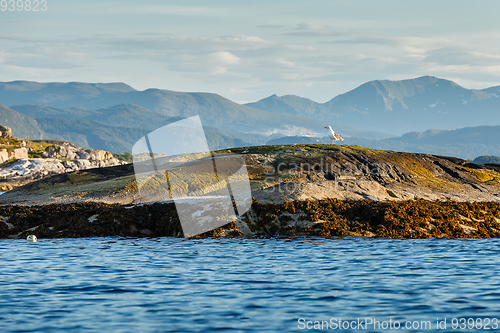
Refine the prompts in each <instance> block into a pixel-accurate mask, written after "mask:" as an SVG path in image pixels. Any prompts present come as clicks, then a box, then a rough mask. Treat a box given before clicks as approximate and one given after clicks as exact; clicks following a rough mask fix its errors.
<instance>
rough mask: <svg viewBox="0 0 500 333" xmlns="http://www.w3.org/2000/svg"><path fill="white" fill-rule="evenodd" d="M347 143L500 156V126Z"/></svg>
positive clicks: (295, 139)
mask: <svg viewBox="0 0 500 333" xmlns="http://www.w3.org/2000/svg"><path fill="white" fill-rule="evenodd" d="M308 143H328V144H329V143H331V140H330V139H329V138H328V137H299V136H289V137H282V138H277V139H273V140H269V141H268V142H267V144H270V145H285V144H308ZM338 144H345V145H359V146H363V147H367V148H375V149H383V150H393V151H406V152H413V153H425V154H435V155H444V156H456V157H460V158H464V159H474V158H475V157H477V156H481V155H497V156H500V126H476V127H466V128H460V129H456V130H428V131H425V132H411V133H406V134H404V135H402V136H401V137H393V138H388V139H385V140H370V139H362V138H354V137H349V138H345V140H344V141H343V142H342V143H338Z"/></svg>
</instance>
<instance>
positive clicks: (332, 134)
mask: <svg viewBox="0 0 500 333" xmlns="http://www.w3.org/2000/svg"><path fill="white" fill-rule="evenodd" d="M325 128H328V129H329V130H330V133H328V137H329V138H330V139H331V140H332V144H333V143H334V142H335V141H344V139H343V138H342V137H341V136H340V135H339V134H338V133H335V132H334V131H333V130H332V126H328V127H326V126H325Z"/></svg>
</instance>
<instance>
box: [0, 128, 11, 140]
mask: <svg viewBox="0 0 500 333" xmlns="http://www.w3.org/2000/svg"><path fill="white" fill-rule="evenodd" d="M0 137H1V138H2V139H10V138H12V129H11V128H10V127H7V126H2V125H0Z"/></svg>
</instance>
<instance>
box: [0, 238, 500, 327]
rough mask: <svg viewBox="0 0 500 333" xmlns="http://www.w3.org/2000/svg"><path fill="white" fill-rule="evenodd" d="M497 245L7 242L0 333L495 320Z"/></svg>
mask: <svg viewBox="0 0 500 333" xmlns="http://www.w3.org/2000/svg"><path fill="white" fill-rule="evenodd" d="M499 254H500V240H497V239H484V240H446V239H429V240H391V239H368V238H329V239H324V238H292V239H290V238H280V239H201V240H188V239H178V238H139V239H137V238H118V237H111V238H82V239H39V242H38V243H28V242H26V241H25V240H0V272H1V273H0V332H61V331H64V332H85V331H93V332H200V331H202V332H216V331H226V332H303V331H308V330H309V329H314V328H316V329H323V330H324V331H344V332H382V331H384V332H385V331H387V332H389V331H405V332H423V331H429V332H431V331H437V330H438V329H437V328H438V326H439V325H441V329H440V330H439V331H457V330H460V326H461V328H462V330H461V331H464V329H465V330H466V331H471V330H476V329H477V327H478V326H479V322H480V321H481V323H482V326H484V327H486V324H488V325H489V326H488V327H489V329H490V330H494V328H495V327H497V328H499V326H500V322H499V321H498V320H499V319H500V290H499V287H500V268H499V267H500V256H499ZM445 320H446V322H445ZM471 320H472V321H473V322H474V324H473V325H474V328H473V329H470V328H471V326H470V325H471ZM495 320H496V323H497V324H496V326H495ZM371 321H372V322H373V325H372V324H369V325H368V323H370V322H371ZM346 323H347V326H346ZM396 323H399V329H396V328H395V325H396ZM428 323H430V325H431V326H430V327H425V328H424V327H423V326H424V325H429V324H428ZM377 324H378V326H377ZM408 324H409V326H408ZM359 325H361V326H359ZM389 325H390V326H389ZM452 325H455V328H457V329H455V330H454V327H453V326H452ZM463 325H469V326H468V327H469V328H467V326H465V328H464V326H463ZM476 325H477V326H476ZM391 328H392V329H391ZM499 329H500V328H499Z"/></svg>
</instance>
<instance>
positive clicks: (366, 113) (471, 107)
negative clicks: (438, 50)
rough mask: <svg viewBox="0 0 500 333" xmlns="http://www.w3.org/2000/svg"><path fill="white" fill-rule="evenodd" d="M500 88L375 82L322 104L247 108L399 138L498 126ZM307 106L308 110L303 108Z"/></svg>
mask: <svg viewBox="0 0 500 333" xmlns="http://www.w3.org/2000/svg"><path fill="white" fill-rule="evenodd" d="M499 96H500V87H491V88H487V89H483V90H475V89H466V88H463V87H461V86H460V85H458V84H456V83H455V82H453V81H449V80H444V79H439V78H436V77H432V76H423V77H419V78H415V79H409V80H401V81H389V80H377V81H371V82H367V83H365V84H362V85H361V86H359V87H357V88H355V89H353V90H351V91H349V92H346V93H344V94H341V95H338V96H336V97H335V98H333V99H332V100H330V101H328V102H326V103H316V102H314V101H311V100H308V99H303V98H300V97H299V98H297V96H295V97H294V98H292V96H290V95H287V96H282V97H278V96H276V95H273V96H270V97H268V98H265V99H263V100H260V101H258V102H255V103H249V104H246V105H249V106H252V107H254V108H259V109H263V110H267V111H273V112H278V113H287V114H298V115H304V116H305V115H307V116H310V117H312V116H311V115H315V117H316V118H317V119H321V120H324V121H326V122H329V123H330V124H331V125H333V126H336V125H343V126H351V127H354V128H356V129H358V130H372V131H378V132H384V133H391V134H398V135H401V134H403V133H406V132H411V131H425V130H427V129H429V128H430V127H434V128H443V129H456V128H462V127H467V126H480V125H484V124H485V123H491V121H492V120H493V124H494V125H497V124H500V117H499V116H498V113H499V111H500V99H499ZM303 105H307V108H303V107H302V106H303Z"/></svg>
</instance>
